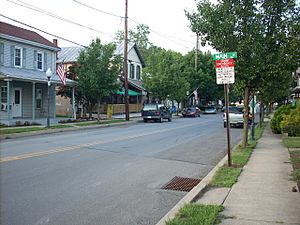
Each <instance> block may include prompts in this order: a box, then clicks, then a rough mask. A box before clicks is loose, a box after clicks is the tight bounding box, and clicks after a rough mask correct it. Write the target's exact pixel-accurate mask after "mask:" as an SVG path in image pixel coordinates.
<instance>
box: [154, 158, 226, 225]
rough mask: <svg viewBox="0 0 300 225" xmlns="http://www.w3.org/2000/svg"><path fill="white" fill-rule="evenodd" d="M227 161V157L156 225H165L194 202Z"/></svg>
mask: <svg viewBox="0 0 300 225" xmlns="http://www.w3.org/2000/svg"><path fill="white" fill-rule="evenodd" d="M226 161H227V155H226V156H225V157H224V158H223V159H221V161H220V162H219V163H218V164H217V165H216V166H215V167H214V168H213V169H212V170H211V171H210V172H209V173H208V174H207V175H206V176H205V177H204V178H203V179H202V180H201V181H200V183H199V184H198V185H197V186H195V187H194V188H193V189H192V190H191V191H190V192H188V193H187V194H186V195H185V196H184V197H183V198H182V199H181V200H180V201H179V202H178V203H177V204H176V205H175V206H174V207H173V208H172V209H171V210H170V211H169V212H168V213H167V214H166V215H165V216H164V217H163V218H161V219H160V221H159V222H158V223H157V224H156V225H165V224H166V221H168V220H170V219H173V218H174V217H175V215H176V214H177V213H178V212H179V210H180V209H181V208H182V207H183V206H184V205H185V204H187V203H191V202H193V201H195V200H196V199H197V198H198V196H199V195H200V194H201V193H202V192H203V191H204V190H205V189H206V187H207V186H208V185H209V183H210V182H211V180H212V178H213V176H214V175H215V173H216V172H217V170H218V169H219V168H220V167H222V166H223V165H224V164H225V162H226Z"/></svg>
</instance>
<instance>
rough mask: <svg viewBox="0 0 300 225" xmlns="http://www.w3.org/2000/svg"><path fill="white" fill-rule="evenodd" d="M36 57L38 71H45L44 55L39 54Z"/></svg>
mask: <svg viewBox="0 0 300 225" xmlns="http://www.w3.org/2000/svg"><path fill="white" fill-rule="evenodd" d="M36 56H37V61H36V62H37V65H36V67H37V68H38V70H43V62H44V54H43V53H41V52H38V53H37V55H36Z"/></svg>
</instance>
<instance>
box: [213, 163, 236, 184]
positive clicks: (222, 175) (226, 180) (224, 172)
mask: <svg viewBox="0 0 300 225" xmlns="http://www.w3.org/2000/svg"><path fill="white" fill-rule="evenodd" d="M241 171H242V169H241V168H234V167H226V166H224V167H221V168H219V169H218V171H217V172H216V174H215V175H214V177H213V179H212V182H211V185H213V186H216V187H232V185H234V184H235V183H236V182H237V180H238V177H239V175H240V173H241Z"/></svg>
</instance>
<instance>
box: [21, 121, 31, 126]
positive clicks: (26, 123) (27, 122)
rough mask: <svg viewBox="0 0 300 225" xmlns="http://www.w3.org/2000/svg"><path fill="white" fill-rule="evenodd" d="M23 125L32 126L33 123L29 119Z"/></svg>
mask: <svg viewBox="0 0 300 225" xmlns="http://www.w3.org/2000/svg"><path fill="white" fill-rule="evenodd" d="M23 125H24V126H30V125H31V124H30V122H29V121H25V122H24V124H23Z"/></svg>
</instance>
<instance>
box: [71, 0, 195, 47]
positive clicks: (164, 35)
mask: <svg viewBox="0 0 300 225" xmlns="http://www.w3.org/2000/svg"><path fill="white" fill-rule="evenodd" d="M73 1H74V2H76V3H78V4H80V5H83V6H85V7H87V8H89V9H92V10H95V11H98V12H101V13H104V14H107V15H110V16H114V17H118V18H122V19H124V17H123V16H119V15H116V14H113V13H109V12H106V11H104V10H101V9H97V8H95V7H93V6H90V5H87V4H84V3H82V2H80V1H78V0H73ZM128 19H130V20H131V21H132V22H134V23H136V24H139V25H141V23H139V22H137V21H136V20H134V19H132V18H130V17H128ZM150 31H152V32H153V33H156V34H157V35H159V36H161V37H163V38H165V39H167V40H169V41H171V42H173V43H175V44H177V45H180V46H183V47H185V48H189V47H187V46H185V45H182V44H180V43H178V42H176V41H174V40H172V39H177V40H179V41H182V42H186V43H189V44H194V43H192V42H190V41H186V40H183V39H181V38H178V37H174V36H171V35H168V34H163V33H161V32H158V31H155V30H153V29H150Z"/></svg>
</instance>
